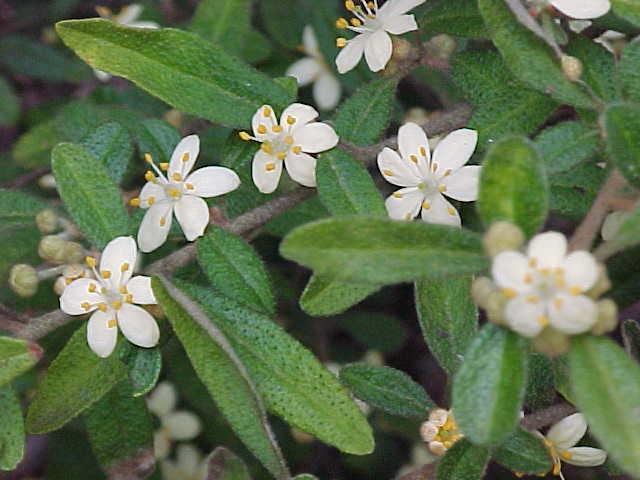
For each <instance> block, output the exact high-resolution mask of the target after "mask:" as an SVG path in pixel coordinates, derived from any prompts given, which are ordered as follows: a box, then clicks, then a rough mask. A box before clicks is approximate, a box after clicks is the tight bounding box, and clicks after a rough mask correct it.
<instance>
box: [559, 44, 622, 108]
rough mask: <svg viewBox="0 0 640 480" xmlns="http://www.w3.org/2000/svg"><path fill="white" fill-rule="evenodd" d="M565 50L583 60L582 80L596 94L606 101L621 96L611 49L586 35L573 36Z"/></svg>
mask: <svg viewBox="0 0 640 480" xmlns="http://www.w3.org/2000/svg"><path fill="white" fill-rule="evenodd" d="M565 51H566V53H567V54H569V55H573V56H574V57H577V58H579V59H580V60H581V61H582V66H583V69H582V76H581V80H583V81H584V82H586V84H587V85H589V87H591V89H592V90H593V92H594V93H595V95H597V96H598V97H599V98H601V99H602V100H604V101H605V102H611V101H614V100H617V99H618V98H619V97H620V93H619V89H618V87H617V85H616V83H617V82H616V64H615V57H614V56H613V55H611V52H610V51H608V50H607V49H606V48H604V47H603V46H602V45H599V44H597V43H596V42H594V41H593V40H592V39H590V38H587V37H586V36H584V35H574V36H572V38H571V42H570V43H569V45H567V46H566V47H565Z"/></svg>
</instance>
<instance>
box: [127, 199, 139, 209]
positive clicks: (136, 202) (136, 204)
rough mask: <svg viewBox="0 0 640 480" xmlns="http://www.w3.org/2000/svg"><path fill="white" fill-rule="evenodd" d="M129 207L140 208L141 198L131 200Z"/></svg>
mask: <svg viewBox="0 0 640 480" xmlns="http://www.w3.org/2000/svg"><path fill="white" fill-rule="evenodd" d="M129 205H131V206H132V207H139V206H140V198H138V197H135V198H132V199H131V200H129Z"/></svg>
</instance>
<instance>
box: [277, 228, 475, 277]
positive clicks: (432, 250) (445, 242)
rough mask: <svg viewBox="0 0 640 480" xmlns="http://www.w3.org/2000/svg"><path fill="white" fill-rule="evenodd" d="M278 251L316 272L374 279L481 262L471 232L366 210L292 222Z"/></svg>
mask: <svg viewBox="0 0 640 480" xmlns="http://www.w3.org/2000/svg"><path fill="white" fill-rule="evenodd" d="M280 252H281V254H282V255H283V256H284V257H285V258H288V259H290V260H294V261H296V262H298V263H300V264H302V265H304V266H306V267H309V268H312V269H313V270H314V271H315V273H316V274H318V275H332V276H334V277H335V278H336V279H340V280H353V281H356V282H362V283H373V284H379V285H382V284H390V283H399V282H406V281H411V280H415V279H417V278H422V277H429V278H436V277H441V276H444V275H455V274H463V273H472V272H478V271H481V270H482V269H484V268H485V267H486V265H487V260H486V259H485V257H484V255H483V253H482V248H481V245H480V238H479V237H478V236H477V235H476V234H475V233H472V232H469V231H466V230H461V229H458V228H451V227H445V226H441V225H428V224H425V223H424V222H399V221H393V220H388V219H382V218H377V217H368V216H345V217H334V218H330V219H327V220H320V221H317V222H313V223H310V224H307V225H304V226H302V227H298V228H296V229H295V230H294V231H293V232H291V233H289V235H287V237H285V239H284V240H283V241H282V243H281V244H280Z"/></svg>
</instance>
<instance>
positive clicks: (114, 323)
mask: <svg viewBox="0 0 640 480" xmlns="http://www.w3.org/2000/svg"><path fill="white" fill-rule="evenodd" d="M117 325H118V322H117V321H116V319H115V318H112V319H111V320H109V321H108V322H107V327H109V328H116V326H117Z"/></svg>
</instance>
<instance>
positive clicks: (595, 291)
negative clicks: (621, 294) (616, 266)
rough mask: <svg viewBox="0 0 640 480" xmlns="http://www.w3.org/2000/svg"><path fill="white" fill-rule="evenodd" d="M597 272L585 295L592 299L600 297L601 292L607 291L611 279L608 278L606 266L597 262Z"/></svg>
mask: <svg viewBox="0 0 640 480" xmlns="http://www.w3.org/2000/svg"><path fill="white" fill-rule="evenodd" d="M598 269H599V272H600V273H599V274H598V279H597V280H596V283H595V285H594V286H593V287H591V289H590V290H589V291H588V292H587V295H588V296H589V297H591V298H593V299H596V298H600V296H602V294H603V293H605V292H607V291H608V290H609V289H610V288H611V280H610V279H609V274H608V273H607V267H605V266H604V265H603V264H601V263H600V264H598Z"/></svg>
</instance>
